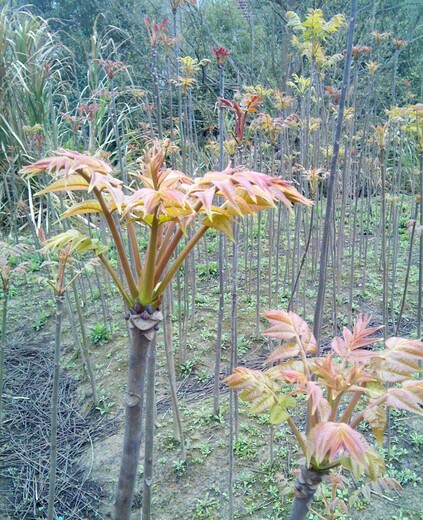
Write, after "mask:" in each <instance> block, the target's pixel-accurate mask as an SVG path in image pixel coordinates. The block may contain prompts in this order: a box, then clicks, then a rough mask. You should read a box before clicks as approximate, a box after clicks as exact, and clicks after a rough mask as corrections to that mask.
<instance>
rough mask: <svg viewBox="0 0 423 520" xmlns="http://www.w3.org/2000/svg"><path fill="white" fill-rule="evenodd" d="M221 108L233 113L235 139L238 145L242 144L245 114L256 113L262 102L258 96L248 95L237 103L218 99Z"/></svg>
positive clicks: (245, 120)
mask: <svg viewBox="0 0 423 520" xmlns="http://www.w3.org/2000/svg"><path fill="white" fill-rule="evenodd" d="M218 100H219V102H220V104H221V106H222V108H226V109H228V110H230V111H231V112H233V114H234V116H235V135H234V137H235V139H236V141H237V142H238V144H240V143H242V141H243V139H244V131H245V123H246V122H247V114H254V113H257V112H258V107H259V106H260V105H261V104H262V102H263V100H262V98H261V96H259V95H258V94H250V95H248V96H246V97H244V98H242V100H241V102H240V103H238V102H237V101H235V100H232V101H229V100H228V99H224V98H218Z"/></svg>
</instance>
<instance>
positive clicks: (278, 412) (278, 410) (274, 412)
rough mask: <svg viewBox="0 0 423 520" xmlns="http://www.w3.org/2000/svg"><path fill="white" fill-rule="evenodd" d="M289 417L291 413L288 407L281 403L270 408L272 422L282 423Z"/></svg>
mask: <svg viewBox="0 0 423 520" xmlns="http://www.w3.org/2000/svg"><path fill="white" fill-rule="evenodd" d="M288 419H289V413H288V412H287V411H286V408H285V407H284V406H283V405H281V404H279V403H278V404H275V406H274V407H273V408H272V409H271V410H270V422H271V423H272V424H281V423H283V422H285V421H287V420H288Z"/></svg>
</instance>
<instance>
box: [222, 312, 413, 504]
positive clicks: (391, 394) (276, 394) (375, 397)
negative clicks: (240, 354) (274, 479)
mask: <svg viewBox="0 0 423 520" xmlns="http://www.w3.org/2000/svg"><path fill="white" fill-rule="evenodd" d="M264 317H265V318H266V319H267V320H268V321H269V322H270V325H271V326H270V328H268V329H267V330H266V331H265V332H264V334H265V335H266V336H268V337H270V338H272V339H274V340H277V341H279V342H280V345H279V346H278V347H277V348H276V350H274V351H273V352H272V353H271V354H270V355H269V357H268V359H267V360H266V364H267V365H269V364H270V365H273V366H271V367H270V368H267V369H264V370H263V371H262V375H261V376H260V375H259V373H258V371H257V370H250V369H249V368H246V367H242V368H241V367H238V368H236V369H235V370H234V373H233V374H232V375H230V376H229V377H227V378H226V380H225V382H226V383H227V384H228V385H229V386H230V387H232V388H234V389H238V388H239V389H242V390H243V392H242V394H241V398H242V399H244V400H246V401H249V402H250V403H251V405H252V412H253V413H261V412H263V411H266V410H268V411H270V420H271V422H273V423H274V424H279V423H280V422H283V421H287V422H288V425H289V427H290V428H291V430H292V432H293V434H294V435H295V437H296V440H297V442H298V444H299V446H300V448H301V449H302V451H303V453H304V455H305V457H306V460H307V466H306V468H303V470H302V472H301V477H300V481H299V483H297V486H296V487H297V489H303V487H302V486H304V485H305V484H304V478H308V477H310V480H312V481H313V482H315V483H317V484H318V483H319V482H320V480H321V478H322V476H323V475H324V474H326V473H327V472H328V471H329V470H331V469H332V468H336V467H339V466H342V467H344V468H346V469H347V470H349V471H351V472H353V474H354V475H355V476H356V478H359V477H360V476H361V475H363V474H366V475H367V476H368V477H369V478H370V479H371V480H373V481H376V480H378V479H379V478H380V477H381V475H382V473H383V472H384V469H385V466H384V462H383V459H382V458H381V456H380V455H379V454H378V453H377V452H376V451H375V450H374V449H373V448H372V447H371V446H370V444H369V443H368V441H367V440H366V439H365V437H364V436H363V435H362V434H361V433H359V432H358V431H357V426H358V425H359V424H361V422H362V421H365V422H367V423H368V424H369V426H370V428H371V429H372V432H373V434H374V436H375V438H376V440H377V442H378V443H379V444H381V443H382V441H383V436H384V432H385V428H386V423H387V421H386V408H388V407H390V408H394V409H398V410H406V411H409V412H413V413H416V414H418V415H423V408H422V406H423V381H422V380H421V379H420V380H419V379H416V376H417V375H418V374H420V373H421V368H420V366H419V362H421V361H422V360H423V342H422V341H418V340H408V339H404V338H397V337H393V338H389V339H388V340H387V341H386V342H385V348H380V347H375V346H374V345H375V344H377V343H378V342H380V341H381V338H380V337H375V336H374V334H375V333H377V332H378V331H379V330H380V329H381V327H379V326H369V325H370V322H371V320H370V317H369V316H367V315H359V316H358V317H357V318H356V320H355V322H354V327H353V330H352V331H351V330H349V329H348V328H344V330H343V334H342V337H336V338H334V339H333V340H332V343H331V351H330V352H329V353H328V354H327V355H326V356H323V357H313V356H314V355H315V354H316V351H317V343H316V339H315V338H314V336H313V334H312V332H311V330H310V328H309V327H308V325H307V324H306V323H305V321H304V320H302V319H301V318H300V317H299V316H298V315H297V314H295V313H293V312H285V311H282V310H275V311H268V312H266V313H265V314H264ZM275 384H277V385H278V386H279V388H275ZM301 394H303V395H305V397H306V403H307V427H306V429H305V431H304V432H301V430H300V428H299V427H298V426H297V425H296V424H295V421H294V419H293V417H291V415H290V412H289V410H288V408H289V406H288V405H287V403H289V405H290V406H291V407H292V404H293V403H292V401H291V400H290V399H292V398H294V399H295V398H296V397H297V396H298V395H301ZM256 401H257V402H256ZM357 407H359V410H360V411H359V412H357V411H356V408H357ZM257 410H258V412H257ZM319 474H320V477H319ZM307 475H308V477H307ZM301 479H302V480H301ZM303 490H304V489H303ZM307 493H311V495H310V496H312V495H313V494H314V492H313V493H312V490H311V489H310V490H308V491H307ZM298 496H299V495H297V497H298Z"/></svg>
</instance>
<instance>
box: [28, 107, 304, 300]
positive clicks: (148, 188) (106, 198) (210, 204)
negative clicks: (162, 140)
mask: <svg viewBox="0 0 423 520" xmlns="http://www.w3.org/2000/svg"><path fill="white" fill-rule="evenodd" d="M253 104H254V103H253ZM250 108H251V107H250ZM24 171H25V172H26V173H27V174H31V175H36V174H39V173H42V172H47V173H50V174H51V175H54V176H58V177H64V180H63V181H59V180H57V181H55V182H54V183H52V184H51V185H50V187H47V188H46V189H44V190H43V191H42V192H41V193H40V194H44V193H49V192H54V191H66V190H68V191H70V190H85V191H87V192H88V193H90V192H92V193H93V194H94V196H95V197H96V199H97V202H96V203H94V201H91V202H90V201H89V200H88V201H85V202H81V203H80V205H79V206H78V205H77V206H73V207H71V208H70V209H69V210H68V212H67V214H66V215H65V216H68V215H76V214H78V213H84V212H93V211H100V212H102V213H103V214H104V215H105V217H106V221H107V223H108V225H109V227H110V230H111V232H112V236H113V238H114V240H115V242H116V245H117V250H118V254H119V257H120V260H121V263H122V268H123V271H124V274H125V278H126V283H127V286H128V290H129V292H126V290H123V289H122V288H121V292H123V296H124V298H125V300H126V301H127V302H128V304H129V305H130V306H132V305H134V304H136V302H138V303H139V304H140V305H141V306H145V305H148V304H152V305H158V304H159V303H160V300H161V296H162V294H163V291H164V290H165V289H166V287H167V285H168V284H169V283H170V280H171V279H172V277H173V276H174V274H175V273H176V271H177V270H178V269H179V267H180V265H181V263H182V262H183V260H184V259H185V257H186V255H187V254H188V253H189V251H190V250H191V249H192V248H193V247H194V246H195V244H196V243H197V242H198V240H199V239H200V238H201V236H202V235H203V234H204V233H205V232H206V231H207V230H208V229H209V228H214V229H217V230H219V231H222V232H224V233H226V234H227V235H228V236H229V237H230V238H232V221H233V219H234V218H235V217H236V216H244V215H249V214H252V213H257V212H259V211H262V210H264V209H267V208H272V207H274V206H275V203H276V202H281V203H282V204H284V205H285V206H287V207H288V208H291V205H292V204H296V203H299V204H305V205H310V204H311V202H310V201H309V200H308V199H306V198H305V197H304V196H303V195H301V193H299V192H298V191H297V190H296V189H295V188H294V187H293V186H292V185H291V184H290V183H289V182H287V181H283V180H282V179H280V178H278V177H271V176H269V175H266V174H263V173H259V172H253V171H244V170H242V169H241V168H234V169H226V170H224V171H222V172H208V173H206V174H205V175H204V176H203V177H197V178H194V179H191V178H189V177H188V176H187V175H185V174H184V173H182V172H180V171H177V170H172V169H170V168H167V166H166V162H165V151H164V150H163V149H162V148H161V147H160V145H155V146H153V147H152V148H151V149H150V150H149V151H147V152H146V153H145V155H144V157H143V159H142V160H141V162H140V171H139V173H138V176H137V183H138V185H137V187H131V193H130V194H128V195H124V194H123V187H122V181H120V180H119V179H116V178H115V177H114V176H113V175H112V169H111V167H110V166H109V165H108V164H107V163H106V162H105V161H103V160H102V159H99V158H97V157H90V156H88V155H84V154H80V153H78V152H72V151H69V150H59V151H58V152H57V155H56V156H54V157H49V158H47V159H42V160H40V161H38V162H36V163H35V164H33V165H31V166H29V167H27V168H25V169H24ZM218 197H220V199H218ZM218 200H223V202H222V203H221V204H220V205H218V204H217V201H218ZM114 211H117V212H118V213H119V214H120V215H121V216H122V218H123V219H124V220H125V222H126V226H127V227H128V229H129V234H130V236H132V242H131V247H132V249H133V255H134V256H133V257H134V258H135V259H136V264H137V269H136V270H137V273H136V276H134V274H133V272H132V269H131V268H130V267H129V260H128V258H127V256H126V253H125V250H124V245H123V243H122V240H121V238H120V236H119V231H118V229H117V228H116V224H115V222H114V219H113V217H112V213H113V212H114ZM197 217H201V225H200V228H199V229H198V230H197V231H196V232H195V233H194V235H193V236H192V238H191V240H190V241H189V242H188V243H187V245H186V246H185V248H184V249H183V250H182V252H181V253H180V254H179V256H178V257H177V258H176V259H175V261H174V262H173V264H172V265H170V267H169V270H168V271H167V273H166V274H165V275H164V271H165V268H166V266H167V264H168V263H169V262H170V260H171V257H172V255H173V253H174V252H175V250H176V247H177V245H178V243H179V242H180V240H181V239H182V237H183V235H184V233H185V230H186V228H187V226H189V225H192V224H193V222H194V220H195V219H196V218H197ZM136 223H143V224H145V225H147V226H149V227H150V230H151V231H150V232H151V236H150V245H149V247H148V251H147V257H146V259H145V261H144V262H142V261H141V259H140V257H139V251H138V247H137V244H136V239H135V234H134V233H133V231H134V230H133V226H134V225H135V224H136ZM100 260H101V261H102V262H103V263H104V265H105V267H106V268H107V269H108V271H109V272H112V271H111V269H112V268H111V266H110V264H109V263H108V262H107V260H106V258H105V256H104V255H103V254H102V255H101V256H100ZM113 278H114V279H116V278H117V276H116V273H113Z"/></svg>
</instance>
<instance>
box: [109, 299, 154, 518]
mask: <svg viewBox="0 0 423 520" xmlns="http://www.w3.org/2000/svg"><path fill="white" fill-rule="evenodd" d="M131 310H132V309H131ZM146 314H147V311H144V312H143V313H142V314H131V315H130V318H129V320H130V326H131V336H130V344H129V366H128V381H127V388H126V399H125V435H124V440H123V453H122V460H121V467H120V474H119V481H118V487H117V492H116V501H115V511H114V518H115V520H129V519H130V517H131V507H132V499H133V496H134V488H135V481H136V478H137V468H138V461H139V455H140V447H141V436H142V414H143V407H144V387H145V375H146V367H147V359H148V353H149V350H150V346H151V344H152V343H153V341H154V338H155V335H156V327H157V326H158V324H159V322H161V321H162V315H161V313H160V312H158V311H156V312H153V313H152V314H151V316H150V317H148V315H147V316H146Z"/></svg>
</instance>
